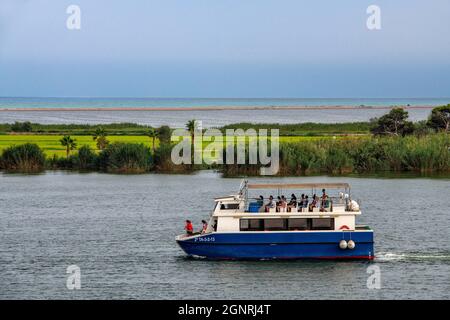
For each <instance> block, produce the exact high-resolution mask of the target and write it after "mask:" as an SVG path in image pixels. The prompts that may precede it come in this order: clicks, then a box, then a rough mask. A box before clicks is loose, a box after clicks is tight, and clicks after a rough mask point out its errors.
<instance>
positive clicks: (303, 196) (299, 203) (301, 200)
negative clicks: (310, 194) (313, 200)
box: [298, 193, 305, 211]
mask: <svg viewBox="0 0 450 320" xmlns="http://www.w3.org/2000/svg"><path fill="white" fill-rule="evenodd" d="M303 201H305V194H304V193H302V197H301V198H300V201H299V202H298V208H299V209H300V208H303ZM298 211H301V210H298Z"/></svg>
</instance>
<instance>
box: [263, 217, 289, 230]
mask: <svg viewBox="0 0 450 320" xmlns="http://www.w3.org/2000/svg"><path fill="white" fill-rule="evenodd" d="M264 230H268V231H275V230H287V223H286V219H264Z"/></svg>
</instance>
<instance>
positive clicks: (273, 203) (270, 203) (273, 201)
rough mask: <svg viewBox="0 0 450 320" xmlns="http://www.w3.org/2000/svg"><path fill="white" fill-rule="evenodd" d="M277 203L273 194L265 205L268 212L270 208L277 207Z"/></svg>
mask: <svg viewBox="0 0 450 320" xmlns="http://www.w3.org/2000/svg"><path fill="white" fill-rule="evenodd" d="M276 206H277V204H276V202H275V200H274V199H273V196H272V195H271V196H270V197H269V202H268V203H267V204H266V205H265V206H264V208H265V210H266V212H269V209H271V208H276Z"/></svg>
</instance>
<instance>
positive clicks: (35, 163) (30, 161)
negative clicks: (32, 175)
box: [0, 143, 45, 172]
mask: <svg viewBox="0 0 450 320" xmlns="http://www.w3.org/2000/svg"><path fill="white" fill-rule="evenodd" d="M44 164H45V156H44V153H43V152H42V150H41V149H40V148H39V146H38V145H37V144H34V143H26V144H21V145H18V146H11V147H9V148H7V149H5V150H4V151H3V154H2V156H1V157H0V168H2V169H5V170H10V171H20V172H36V171H41V170H43V169H44Z"/></svg>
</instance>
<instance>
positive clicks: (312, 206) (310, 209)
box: [309, 193, 317, 212]
mask: <svg viewBox="0 0 450 320" xmlns="http://www.w3.org/2000/svg"><path fill="white" fill-rule="evenodd" d="M314 208H317V196H316V194H315V193H314V195H313V196H312V201H311V203H310V204H309V211H311V212H312V211H313V209H314Z"/></svg>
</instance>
